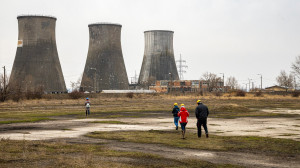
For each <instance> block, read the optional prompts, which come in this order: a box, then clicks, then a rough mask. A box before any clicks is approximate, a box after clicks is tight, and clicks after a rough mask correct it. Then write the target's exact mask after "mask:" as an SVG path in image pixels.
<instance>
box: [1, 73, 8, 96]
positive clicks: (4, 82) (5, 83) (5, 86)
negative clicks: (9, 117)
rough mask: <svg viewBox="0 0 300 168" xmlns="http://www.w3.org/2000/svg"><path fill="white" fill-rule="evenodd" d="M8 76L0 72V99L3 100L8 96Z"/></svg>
mask: <svg viewBox="0 0 300 168" xmlns="http://www.w3.org/2000/svg"><path fill="white" fill-rule="evenodd" d="M7 79H8V76H7V75H6V76H5V77H4V75H3V74H0V101H2V102H4V101H5V100H6V99H7V97H8V80H7Z"/></svg>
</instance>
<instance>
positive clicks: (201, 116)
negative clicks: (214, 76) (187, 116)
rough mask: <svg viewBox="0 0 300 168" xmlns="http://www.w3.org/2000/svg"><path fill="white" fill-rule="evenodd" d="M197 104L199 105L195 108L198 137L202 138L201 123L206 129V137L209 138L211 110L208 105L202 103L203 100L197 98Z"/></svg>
mask: <svg viewBox="0 0 300 168" xmlns="http://www.w3.org/2000/svg"><path fill="white" fill-rule="evenodd" d="M197 104H198V106H197V107H196V109H195V114H196V118H197V128H198V138H201V125H202V126H203V128H204V130H205V134H206V138H208V130H207V117H208V114H209V111H208V108H207V106H205V105H204V104H202V102H201V100H197Z"/></svg>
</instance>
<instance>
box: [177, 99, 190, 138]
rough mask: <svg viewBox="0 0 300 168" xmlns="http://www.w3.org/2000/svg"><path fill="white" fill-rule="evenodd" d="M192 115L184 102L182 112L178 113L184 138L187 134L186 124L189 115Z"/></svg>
mask: <svg viewBox="0 0 300 168" xmlns="http://www.w3.org/2000/svg"><path fill="white" fill-rule="evenodd" d="M189 116H190V114H189V112H188V111H187V110H186V109H185V107H184V104H181V108H180V112H179V113H178V117H180V119H179V123H180V125H181V129H182V139H184V135H185V126H186V124H187V123H188V117H189Z"/></svg>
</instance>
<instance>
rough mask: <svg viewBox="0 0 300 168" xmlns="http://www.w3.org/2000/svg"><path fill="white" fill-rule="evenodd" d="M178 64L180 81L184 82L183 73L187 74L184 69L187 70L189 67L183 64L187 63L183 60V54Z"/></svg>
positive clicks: (177, 61)
mask: <svg viewBox="0 0 300 168" xmlns="http://www.w3.org/2000/svg"><path fill="white" fill-rule="evenodd" d="M176 63H179V65H178V71H179V79H180V80H183V73H186V71H185V70H184V68H187V67H188V66H187V65H183V63H186V61H185V60H182V59H181V54H180V58H179V60H176Z"/></svg>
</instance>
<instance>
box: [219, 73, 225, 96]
mask: <svg viewBox="0 0 300 168" xmlns="http://www.w3.org/2000/svg"><path fill="white" fill-rule="evenodd" d="M220 74H222V75H223V86H222V88H223V92H225V80H224V73H220Z"/></svg>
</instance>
